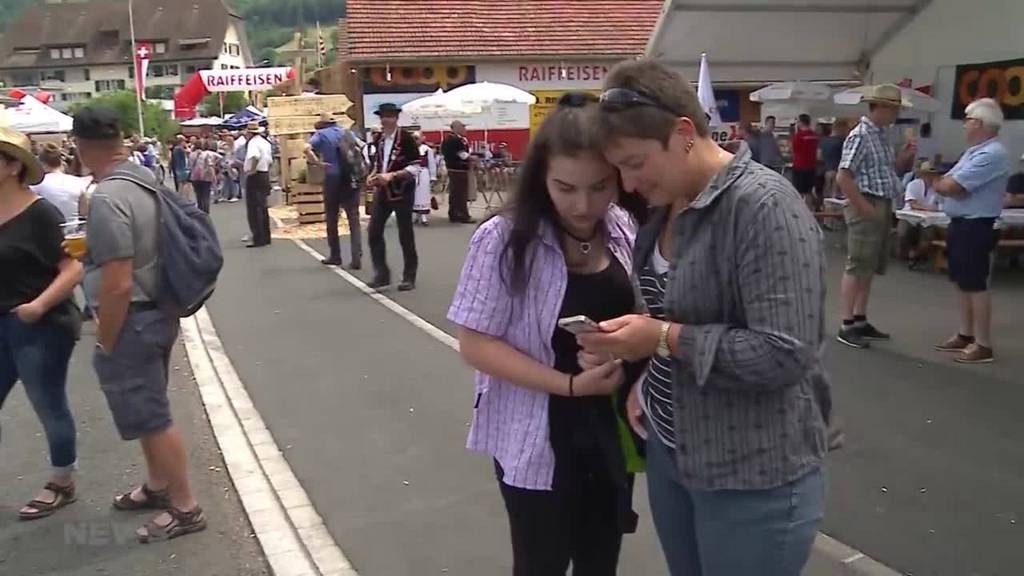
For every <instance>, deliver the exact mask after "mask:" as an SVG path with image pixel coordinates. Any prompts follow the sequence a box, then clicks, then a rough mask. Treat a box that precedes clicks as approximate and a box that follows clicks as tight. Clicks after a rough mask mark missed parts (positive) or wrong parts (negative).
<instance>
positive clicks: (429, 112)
mask: <svg viewBox="0 0 1024 576" xmlns="http://www.w3.org/2000/svg"><path fill="white" fill-rule="evenodd" d="M449 94H451V92H449V93H447V94H446V93H445V92H444V91H443V90H440V89H438V91H437V92H434V93H433V94H431V95H430V96H424V97H422V98H417V99H415V100H411V101H409V102H406V103H405V104H402V112H403V113H404V114H408V115H410V116H413V117H417V118H451V117H456V116H470V115H473V114H479V113H480V111H481V108H482V106H480V105H477V104H467V103H464V102H461V101H459V100H457V99H455V98H452V97H450V96H449Z"/></svg>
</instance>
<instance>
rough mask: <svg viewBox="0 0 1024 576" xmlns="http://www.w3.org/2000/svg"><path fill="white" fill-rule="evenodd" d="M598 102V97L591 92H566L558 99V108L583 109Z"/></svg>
mask: <svg viewBox="0 0 1024 576" xmlns="http://www.w3.org/2000/svg"><path fill="white" fill-rule="evenodd" d="M594 102H597V96H594V95H593V94H591V93H589V92H566V93H565V94H562V96H561V97H560V98H559V99H558V104H557V105H558V106H560V107H566V108H582V107H584V106H586V105H587V104H593V103H594Z"/></svg>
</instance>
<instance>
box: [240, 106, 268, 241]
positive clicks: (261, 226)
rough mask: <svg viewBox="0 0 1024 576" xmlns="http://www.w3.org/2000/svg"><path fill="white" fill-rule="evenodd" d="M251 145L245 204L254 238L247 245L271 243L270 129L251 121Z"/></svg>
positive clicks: (248, 132) (249, 148) (247, 147)
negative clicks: (268, 131)
mask: <svg viewBox="0 0 1024 576" xmlns="http://www.w3.org/2000/svg"><path fill="white" fill-rule="evenodd" d="M246 136H247V137H248V140H249V142H248V145H247V146H246V152H245V168H244V173H245V208H246V213H247V214H248V217H249V230H250V232H251V233H252V236H251V240H250V242H249V243H248V244H246V247H247V248H259V247H260V246H269V245H270V213H269V212H268V210H267V197H268V196H270V165H271V163H273V161H274V152H273V148H272V147H271V145H270V141H269V140H267V136H266V129H265V128H261V127H260V125H259V124H257V123H255V122H250V123H249V125H248V126H247V127H246Z"/></svg>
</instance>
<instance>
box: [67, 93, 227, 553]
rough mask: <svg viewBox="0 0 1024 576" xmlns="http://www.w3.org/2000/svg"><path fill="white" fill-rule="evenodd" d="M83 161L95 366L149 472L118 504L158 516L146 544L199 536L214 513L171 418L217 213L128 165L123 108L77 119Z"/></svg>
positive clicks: (124, 433)
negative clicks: (90, 183)
mask: <svg viewBox="0 0 1024 576" xmlns="http://www.w3.org/2000/svg"><path fill="white" fill-rule="evenodd" d="M73 131H74V136H75V138H76V139H77V142H78V147H79V154H80V155H81V158H82V162H83V163H84V164H85V165H86V166H87V167H88V168H89V169H90V170H92V172H93V174H94V176H95V177H96V179H97V182H98V185H97V187H96V190H95V192H94V193H93V196H92V199H91V201H90V203H89V219H88V228H87V230H86V235H87V238H88V249H87V252H86V256H85V267H86V275H85V283H84V285H85V292H86V298H87V299H88V301H89V304H90V305H91V306H92V308H93V309H94V310H96V321H97V338H96V351H95V354H94V356H93V367H94V368H95V370H96V375H97V377H98V378H99V381H100V388H101V389H102V390H103V393H104V395H105V396H106V399H107V404H108V405H109V407H110V411H111V415H112V416H113V420H114V424H115V425H116V427H117V430H118V432H119V434H120V435H121V437H122V438H123V439H124V440H139V441H140V443H141V445H142V451H143V454H144V455H145V459H146V470H147V476H146V478H145V479H144V481H143V482H141V483H140V484H139V485H138V487H136V488H134V489H132V490H129V491H127V492H125V493H124V494H121V495H120V496H118V497H116V498H115V499H114V501H113V506H114V508H116V509H118V510H131V511H136V510H143V509H148V510H155V511H158V512H157V515H156V516H154V517H153V518H152V519H151V520H150V521H148V522H147V523H146V524H145V525H144V526H143V527H141V528H139V530H138V531H137V532H136V534H137V536H138V539H139V541H141V542H143V543H146V542H152V541H157V540H166V539H170V538H175V537H178V536H183V535H185V534H190V533H192V532H198V531H200V530H203V529H205V528H206V517H205V516H204V514H203V510H202V509H201V508H200V507H199V505H198V504H197V503H196V500H195V497H194V495H193V494H192V490H191V488H190V486H189V479H188V456H187V454H186V451H185V443H184V440H183V438H182V436H181V433H180V431H179V430H178V428H177V426H175V424H174V422H173V421H172V419H171V411H170V404H169V403H168V398H167V383H168V365H169V363H170V356H171V350H172V348H173V346H174V343H175V341H176V339H177V336H178V317H180V316H187V315H189V314H191V313H193V312H195V311H196V310H197V309H198V307H199V306H201V305H202V302H203V301H204V300H205V299H206V298H208V297H209V295H210V294H211V293H212V291H213V286H214V285H215V283H216V276H217V273H218V272H219V270H220V266H221V264H222V263H223V259H222V257H221V254H220V247H219V243H217V238H216V233H215V232H214V231H213V227H212V225H211V224H210V221H209V218H208V216H206V215H205V214H203V213H201V212H199V210H198V208H196V207H195V205H193V204H191V203H188V202H186V201H185V200H183V199H181V197H180V196H178V195H177V194H175V193H173V192H171V191H170V190H168V189H167V188H165V187H164V186H163V185H162V184H159V183H157V182H156V180H155V178H153V175H152V173H151V172H149V171H148V170H147V169H145V168H143V167H140V166H137V165H135V164H133V163H132V162H130V161H129V160H128V153H129V152H128V151H127V150H126V149H125V147H124V145H123V139H122V138H123V136H122V131H121V125H120V120H119V117H118V115H117V113H116V112H114V111H113V110H111V109H109V108H104V107H93V106H89V107H85V108H83V109H81V110H80V111H79V112H78V113H76V114H75V117H74V128H73Z"/></svg>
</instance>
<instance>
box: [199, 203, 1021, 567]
mask: <svg viewBox="0 0 1024 576" xmlns="http://www.w3.org/2000/svg"><path fill="white" fill-rule="evenodd" d="M215 218H216V220H217V223H218V226H219V227H220V230H221V232H222V238H223V239H224V243H225V245H226V256H227V264H226V267H225V271H224V274H223V276H222V281H221V284H220V288H219V290H218V292H217V294H216V295H215V296H214V298H213V300H212V301H211V303H210V310H211V314H212V317H213V319H214V322H215V324H216V327H217V330H218V331H219V333H220V336H221V339H222V340H223V341H224V343H225V346H226V349H227V351H228V353H229V355H230V356H231V358H232V361H233V362H234V364H235V366H236V368H237V369H238V371H239V373H240V375H241V377H242V379H243V381H244V382H245V383H246V385H247V387H248V389H249V391H250V394H251V395H252V398H253V401H254V402H255V404H256V407H257V408H258V409H259V410H260V412H261V414H262V415H263V418H264V420H265V421H266V423H267V425H268V427H269V428H270V429H271V431H272V432H273V434H274V436H275V438H277V439H278V443H279V445H281V447H282V448H283V449H285V455H286V457H287V459H288V461H289V463H290V464H291V466H292V468H293V469H294V471H295V473H296V475H297V476H298V478H299V479H300V481H301V482H302V483H303V486H305V487H306V490H307V492H308V493H309V495H310V498H311V499H312V500H313V503H314V504H315V506H316V507H317V509H318V510H319V511H320V513H321V515H322V516H323V517H324V519H325V522H326V523H327V526H328V528H329V529H330V531H331V532H332V534H333V535H334V536H335V538H336V540H337V541H338V543H339V544H340V545H341V547H342V548H343V549H344V550H345V552H346V554H347V555H348V556H349V558H350V560H351V561H352V563H353V564H354V565H355V566H356V567H357V569H359V570H360V573H361V574H364V575H365V576H376V575H388V576H391V575H401V574H431V573H440V572H441V571H442V570H443V569H447V570H448V572H447V573H449V574H474V575H476V574H500V573H507V572H508V568H509V565H510V558H509V556H510V554H509V550H508V544H507V533H506V530H507V528H506V525H505V520H504V512H503V510H502V506H501V501H500V498H499V496H498V494H497V490H496V489H495V486H494V480H493V472H492V471H491V468H490V463H489V462H488V461H487V460H486V458H484V457H479V456H475V455H470V454H467V453H466V452H465V451H464V450H463V448H462V446H463V444H464V440H465V431H466V430H465V427H466V423H467V420H468V417H469V414H470V412H471V402H472V394H471V388H470V386H471V373H470V371H469V370H468V369H467V368H465V367H464V366H463V365H462V364H461V362H460V361H459V359H458V356H457V355H456V354H455V353H454V352H453V351H452V350H451V349H449V348H447V347H446V346H443V345H442V344H441V343H439V342H438V341H436V340H434V339H433V338H431V337H429V336H428V335H427V334H425V333H424V332H422V331H420V330H418V329H416V328H414V327H412V325H410V324H409V323H408V322H406V321H405V320H403V319H401V318H399V317H398V316H397V315H395V314H394V313H392V312H390V311H388V310H386V309H385V308H383V307H381V306H379V305H378V304H376V303H374V302H373V301H371V300H370V299H368V298H367V297H366V296H365V295H362V294H361V293H360V292H359V291H358V290H356V289H355V288H353V287H352V286H350V285H349V284H348V283H346V282H344V281H343V280H342V279H341V278H339V277H337V276H336V275H334V274H332V273H330V272H329V271H326V270H324V269H322V268H321V267H320V266H319V265H318V264H316V263H315V262H314V261H313V260H312V258H310V256H309V255H308V254H306V253H304V252H302V251H300V250H299V249H298V248H297V247H296V246H295V245H294V244H293V243H292V242H291V241H283V240H276V241H275V242H274V244H273V245H272V246H271V247H270V248H268V249H262V250H246V249H244V248H242V247H241V244H239V243H237V242H236V241H235V239H237V238H239V237H240V236H241V235H242V234H243V233H244V212H243V210H242V208H241V206H239V205H231V206H224V205H222V206H218V207H216V208H215ZM434 222H435V224H434V225H432V226H431V227H430V228H428V229H423V228H417V230H416V234H417V240H418V246H419V251H420V261H421V267H420V272H419V279H418V286H417V289H416V291H414V292H411V293H391V294H389V296H390V297H391V298H392V299H394V300H395V301H396V302H398V303H399V304H401V305H402V306H404V307H406V308H408V309H409V310H411V311H412V312H414V313H415V314H417V315H419V316H420V317H422V318H424V319H425V320H427V321H428V322H430V323H432V324H434V325H435V326H437V327H439V328H441V329H442V330H445V331H448V332H449V333H450V332H452V326H451V325H450V324H449V323H448V322H447V320H445V318H444V316H445V312H446V310H447V306H448V304H449V301H450V298H451V294H452V292H453V290H454V287H455V283H456V281H457V278H458V272H459V270H460V268H461V263H462V259H463V256H464V254H465V247H466V244H467V240H468V237H469V235H470V234H471V233H472V227H469V226H453V225H449V224H448V223H447V222H444V221H442V219H441V218H436V217H435V219H434ZM387 238H388V242H389V245H388V251H389V252H390V258H391V260H390V261H391V264H392V268H393V269H396V270H397V269H400V266H401V257H400V251H399V248H398V243H397V235H396V230H395V229H394V227H393V226H391V227H389V229H388V231H387ZM343 242H344V240H343ZM829 243H830V260H831V264H832V265H831V267H830V270H831V271H830V279H831V280H832V286H831V287H830V295H829V309H830V311H836V310H838V304H837V302H836V294H837V286H836V284H837V282H838V270H840V269H841V254H840V253H839V249H838V248H837V247H836V246H835V244H836V240H835V239H834V238H832V239H830V242H829ZM309 244H310V245H311V246H313V247H314V248H316V249H317V250H319V251H321V252H324V251H325V245H324V243H323V242H318V241H311V242H309ZM342 254H346V255H347V247H346V246H343V247H342ZM364 266H365V268H364V271H363V273H362V277H363V278H364V279H369V278H370V275H371V271H370V270H369V268H370V266H369V258H368V254H367V258H366V260H365V261H364ZM999 280H1000V289H999V290H998V291H997V293H996V304H995V307H996V308H995V309H996V316H997V318H996V326H995V334H996V343H997V354H998V355H999V362H998V363H996V364H994V365H990V366H984V367H962V366H958V365H954V364H953V363H952V362H951V361H950V359H949V358H948V357H945V356H941V355H939V354H937V353H934V352H932V351H931V348H930V346H931V344H932V343H934V342H935V341H938V340H940V339H942V338H944V337H945V336H946V335H947V334H948V333H949V331H950V330H952V329H953V328H955V326H954V325H953V324H952V322H954V320H955V308H954V306H955V300H954V298H953V294H952V292H951V290H950V288H949V287H948V285H947V284H946V283H945V282H944V281H943V280H942V278H941V277H939V276H938V275H935V274H931V273H911V272H908V271H906V270H904V269H902V268H901V267H900V266H898V265H894V268H893V270H892V272H891V274H890V275H889V276H887V277H885V278H884V279H882V280H880V281H879V282H878V283H877V287H876V291H875V298H874V305H873V308H872V321H873V322H874V323H875V324H876V325H878V326H879V327H880V328H882V329H883V330H886V331H891V332H893V333H894V335H895V340H894V342H893V343H890V344H884V345H880V346H877V347H876V348H875V349H874V350H871V351H854V350H850V349H847V348H845V347H841V346H839V345H833V344H830V345H829V347H828V351H827V357H826V363H827V367H828V369H829V371H830V373H831V376H832V379H833V384H834V389H835V392H834V394H835V404H836V408H837V410H838V412H839V414H840V416H841V417H842V419H843V420H844V421H845V423H846V429H847V437H848V440H847V446H846V448H845V449H843V450H841V451H839V452H837V453H835V454H833V455H832V456H831V457H830V463H829V464H830V466H829V478H830V482H829V493H830V494H829V503H828V511H827V520H826V523H825V526H824V532H826V533H828V534H829V535H831V536H833V537H835V538H837V539H838V540H840V541H842V542H845V543H847V544H849V545H851V546H853V547H855V548H857V549H859V550H861V551H863V552H864V553H866V554H868V555H870V556H873V557H875V558H876V559H878V560H880V561H882V562H884V563H886V564H888V565H890V566H893V567H894V568H897V569H899V570H901V571H903V572H906V573H908V574H914V575H915V576H920V575H930V576H946V575H948V576H963V575H985V576H994V575H1009V574H1019V573H1020V571H1021V567H1022V566H1024V546H1020V543H1021V542H1022V541H1024V540H1022V532H1021V530H1022V527H1021V523H1022V522H1024V442H1022V441H1021V440H1022V435H1024V434H1022V431H1021V426H1020V423H1021V421H1022V419H1021V417H1020V416H1019V415H1018V414H1019V410H1020V407H1021V406H1022V405H1024V378H1022V377H1021V376H1020V375H1021V374H1022V373H1024V339H1022V338H1020V336H1019V325H1020V321H1021V319H1022V318H1024V276H1022V275H1021V274H1020V273H1019V272H1018V273H1016V274H1010V275H1005V274H1004V275H1001V276H1000V279H999ZM837 322H838V320H837V318H836V317H835V315H833V317H832V318H831V325H833V326H834V325H835V324H836V323H837ZM639 484H642V482H641V483H639ZM636 500H637V502H638V510H639V511H640V512H641V516H642V517H643V518H644V520H642V523H641V528H640V532H639V533H638V534H637V535H635V536H632V537H629V538H628V539H627V542H626V546H625V549H624V553H623V562H622V572H623V573H624V574H659V573H663V570H664V568H663V564H662V560H661V556H660V551H659V549H658V545H657V542H656V538H654V535H653V531H652V530H651V528H650V523H649V514H647V512H646V495H645V494H644V493H643V490H642V489H641V490H638V491H637V495H636ZM815 570H819V571H815ZM825 570H826V569H825V568H820V569H819V568H815V569H812V570H811V571H810V573H813V574H815V576H817V574H821V575H822V576H824V574H829V573H834V572H828V571H825Z"/></svg>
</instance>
